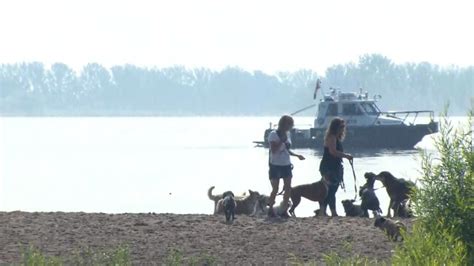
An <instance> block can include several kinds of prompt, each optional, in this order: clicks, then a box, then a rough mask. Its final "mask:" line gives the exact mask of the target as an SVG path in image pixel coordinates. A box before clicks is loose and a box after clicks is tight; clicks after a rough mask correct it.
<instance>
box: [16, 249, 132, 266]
mask: <svg viewBox="0 0 474 266" xmlns="http://www.w3.org/2000/svg"><path fill="white" fill-rule="evenodd" d="M21 265H24V266H46V265H48V266H50V265H51V266H59V265H114V266H115V265H117V266H127V265H131V262H130V256H129V252H128V248H126V247H117V248H115V249H111V250H107V251H100V252H96V251H93V250H91V249H90V248H87V249H85V250H82V251H80V252H76V253H75V254H74V255H73V256H68V257H56V256H47V255H44V254H43V253H42V252H41V251H40V250H38V249H37V248H35V247H29V248H27V249H26V250H24V251H23V253H22V263H21Z"/></svg>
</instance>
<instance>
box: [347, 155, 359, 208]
mask: <svg viewBox="0 0 474 266" xmlns="http://www.w3.org/2000/svg"><path fill="white" fill-rule="evenodd" d="M349 163H350V164H351V168H352V175H353V176H354V191H355V197H354V200H356V199H357V178H356V173H355V171H354V160H349Z"/></svg>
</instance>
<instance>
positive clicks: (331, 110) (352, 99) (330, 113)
mask: <svg viewBox="0 0 474 266" xmlns="http://www.w3.org/2000/svg"><path fill="white" fill-rule="evenodd" d="M379 98H380V96H375V97H374V98H373V99H369V95H368V93H367V92H366V93H363V94H362V93H360V94H357V93H354V92H340V91H336V90H335V89H331V93H330V94H327V95H325V96H324V98H323V99H322V100H321V102H320V103H319V106H318V114H317V116H316V119H315V121H314V127H315V128H327V127H328V126H329V123H330V122H331V120H332V119H333V118H334V117H341V118H343V119H344V120H345V121H346V123H347V124H348V125H350V126H351V127H353V126H375V125H400V124H403V123H404V122H403V120H401V119H399V118H398V117H390V116H386V115H382V112H381V111H380V109H379V108H378V107H377V105H376V103H375V102H376V101H377V99H379Z"/></svg>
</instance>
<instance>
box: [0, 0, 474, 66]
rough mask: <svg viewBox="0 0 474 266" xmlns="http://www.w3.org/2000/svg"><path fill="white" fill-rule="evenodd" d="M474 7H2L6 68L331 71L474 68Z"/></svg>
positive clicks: (134, 1)
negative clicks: (396, 65)
mask: <svg viewBox="0 0 474 266" xmlns="http://www.w3.org/2000/svg"><path fill="white" fill-rule="evenodd" d="M472 3H474V1H453V0H449V1H433V0H432V1H415V0H409V1H405V0H403V1H401V0H396V1H381V0H377V1H361V0H357V1H355V0H349V1H335V0H327V1H314V0H313V1H298V0H292V1H276V0H271V1H262V0H251V1H244V0H238V1H224V0H216V1H210V0H189V1H181V0H179V1H177V0H170V1H156V0H155V1H144V0H143V1H142V0H130V1H119V0H113V1H105V0H75V1H71V0H58V1H51V0H41V1H38V0H9V1H7V0H0V34H1V38H0V63H11V62H19V61H33V60H35V61H42V62H45V63H53V62H64V63H67V64H70V65H72V66H73V67H75V68H79V67H81V66H82V65H83V64H85V63H87V62H99V63H102V64H104V65H106V66H111V65H113V64H124V63H133V64H138V65H147V66H151V65H156V66H160V67H161V66H169V65H175V64H180V65H185V66H188V67H195V66H204V67H210V68H216V69H220V68H222V67H224V66H227V65H238V66H240V67H242V68H245V69H248V70H253V69H261V70H264V71H266V72H274V71H277V70H295V69H298V68H311V69H313V70H316V71H318V72H322V71H324V70H325V69H326V67H328V66H330V65H332V64H336V63H345V62H348V61H355V60H357V58H358V57H359V56H360V55H362V54H365V53H381V54H383V55H386V56H388V57H390V58H391V59H393V60H394V61H395V62H406V61H410V62H420V61H429V62H432V63H436V64H441V65H444V66H446V65H451V64H456V65H460V66H466V65H474V37H473V36H474V15H473V13H474V4H472Z"/></svg>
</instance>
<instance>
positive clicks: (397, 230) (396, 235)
mask: <svg viewBox="0 0 474 266" xmlns="http://www.w3.org/2000/svg"><path fill="white" fill-rule="evenodd" d="M374 226H375V227H378V228H380V230H382V231H384V232H385V233H386V234H387V236H388V238H389V239H390V240H392V241H398V240H400V241H403V236H402V234H401V231H402V230H403V231H406V230H407V228H406V226H405V225H404V224H403V223H402V222H400V221H393V220H390V219H385V218H383V217H381V216H379V217H377V218H376V219H375V222H374Z"/></svg>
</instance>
